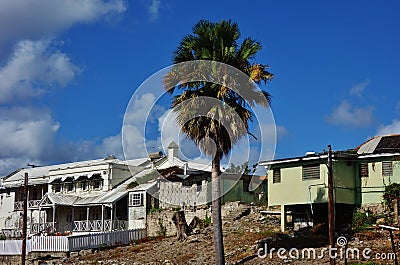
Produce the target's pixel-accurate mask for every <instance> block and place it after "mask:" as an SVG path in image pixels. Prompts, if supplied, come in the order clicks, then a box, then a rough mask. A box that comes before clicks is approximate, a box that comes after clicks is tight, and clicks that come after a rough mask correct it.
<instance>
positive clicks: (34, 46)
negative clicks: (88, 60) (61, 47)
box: [0, 40, 80, 103]
mask: <svg viewBox="0 0 400 265" xmlns="http://www.w3.org/2000/svg"><path fill="white" fill-rule="evenodd" d="M79 72H80V69H79V67H77V66H76V65H74V64H73V63H72V62H71V60H70V58H69V57H68V56H67V55H66V54H64V53H61V52H60V51H58V50H55V49H53V47H52V42H51V41H50V40H42V41H28V40H26V41H21V42H19V43H18V44H17V45H16V46H15V49H14V53H13V55H12V57H11V58H10V59H9V60H8V62H7V63H6V64H5V65H4V66H3V67H2V68H0V103H4V102H9V101H14V100H19V99H27V98H31V97H37V96H40V95H42V94H43V93H45V91H46V90H47V89H51V88H52V87H54V86H56V87H57V86H59V87H63V86H65V85H66V84H67V83H68V82H70V81H71V80H73V79H74V78H75V76H76V75H77V74H78V73H79Z"/></svg>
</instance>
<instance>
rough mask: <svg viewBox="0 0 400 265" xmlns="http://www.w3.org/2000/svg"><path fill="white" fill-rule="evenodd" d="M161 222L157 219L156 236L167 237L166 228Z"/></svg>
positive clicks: (160, 219)
mask: <svg viewBox="0 0 400 265" xmlns="http://www.w3.org/2000/svg"><path fill="white" fill-rule="evenodd" d="M163 221H164V220H163V219H162V218H161V217H160V218H158V226H159V229H158V230H157V232H156V233H157V235H158V236H162V237H165V236H166V235H167V227H166V226H165V225H164V223H163Z"/></svg>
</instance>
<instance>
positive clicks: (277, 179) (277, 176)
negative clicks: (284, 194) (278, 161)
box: [272, 168, 281, 183]
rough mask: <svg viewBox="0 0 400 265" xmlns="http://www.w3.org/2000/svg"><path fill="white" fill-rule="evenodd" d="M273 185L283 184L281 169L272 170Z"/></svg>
mask: <svg viewBox="0 0 400 265" xmlns="http://www.w3.org/2000/svg"><path fill="white" fill-rule="evenodd" d="M272 183H281V169H280V168H275V169H273V170H272Z"/></svg>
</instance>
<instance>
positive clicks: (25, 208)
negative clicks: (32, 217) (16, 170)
mask: <svg viewBox="0 0 400 265" xmlns="http://www.w3.org/2000/svg"><path fill="white" fill-rule="evenodd" d="M22 197H23V201H22V206H23V216H22V218H23V219H22V254H21V265H25V260H26V226H27V222H28V173H27V172H26V173H25V178H24V193H23V195H22Z"/></svg>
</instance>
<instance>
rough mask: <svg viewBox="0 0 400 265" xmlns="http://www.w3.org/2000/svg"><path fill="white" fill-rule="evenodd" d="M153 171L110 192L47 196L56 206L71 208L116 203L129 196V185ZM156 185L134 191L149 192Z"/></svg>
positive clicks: (132, 178) (150, 170)
mask: <svg viewBox="0 0 400 265" xmlns="http://www.w3.org/2000/svg"><path fill="white" fill-rule="evenodd" d="M152 171H153V169H144V170H143V168H142V170H141V171H140V172H136V174H135V175H134V176H133V177H131V178H129V179H128V180H126V181H125V182H123V183H122V184H121V185H119V186H118V187H116V188H114V189H112V190H110V191H90V192H81V193H75V194H65V193H47V194H46V196H47V197H48V198H49V199H50V201H51V202H52V203H54V204H56V205H69V206H85V205H101V204H111V203H115V202H117V201H118V200H120V199H121V198H123V197H124V196H126V195H127V194H128V192H129V191H130V190H128V189H127V186H128V185H129V183H131V182H134V181H136V180H137V179H138V178H139V179H140V177H143V176H145V175H146V174H148V173H150V172H152ZM155 184H156V183H155V182H154V183H145V184H142V185H139V186H137V187H135V189H133V190H147V189H148V188H150V187H153V186H154V185H155Z"/></svg>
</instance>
